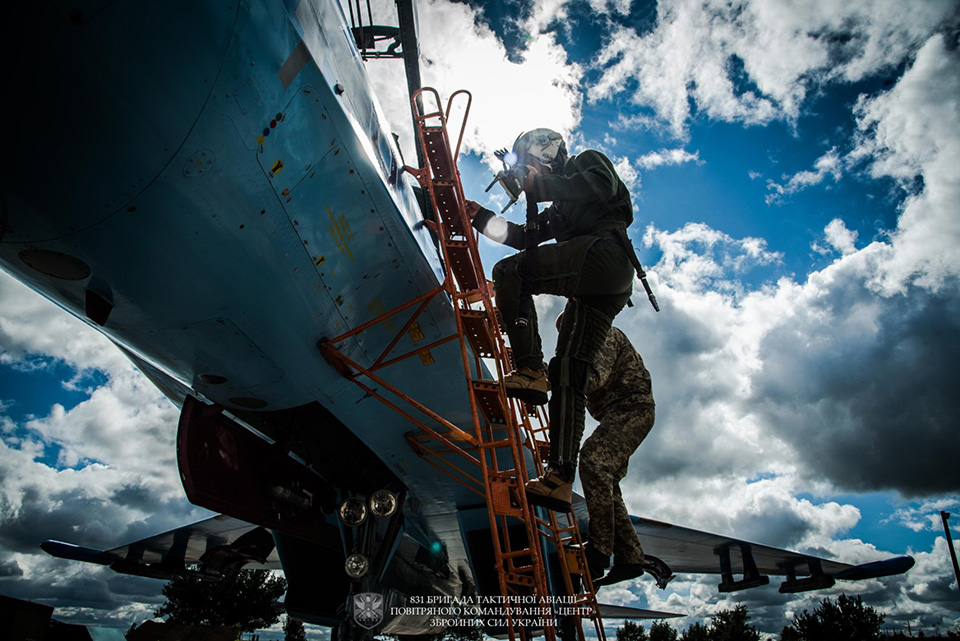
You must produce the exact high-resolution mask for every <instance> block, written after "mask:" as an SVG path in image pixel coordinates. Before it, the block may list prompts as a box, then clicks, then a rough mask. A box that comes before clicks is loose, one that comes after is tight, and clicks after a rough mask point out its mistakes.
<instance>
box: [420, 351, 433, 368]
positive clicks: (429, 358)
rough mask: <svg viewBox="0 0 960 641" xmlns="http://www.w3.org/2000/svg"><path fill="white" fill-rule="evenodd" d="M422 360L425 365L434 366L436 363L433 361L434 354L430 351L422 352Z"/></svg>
mask: <svg viewBox="0 0 960 641" xmlns="http://www.w3.org/2000/svg"><path fill="white" fill-rule="evenodd" d="M420 360H421V361H423V364H424V365H433V364H434V363H435V362H436V361H434V360H433V354H431V353H430V350H429V349H425V350H423V351H422V352H420Z"/></svg>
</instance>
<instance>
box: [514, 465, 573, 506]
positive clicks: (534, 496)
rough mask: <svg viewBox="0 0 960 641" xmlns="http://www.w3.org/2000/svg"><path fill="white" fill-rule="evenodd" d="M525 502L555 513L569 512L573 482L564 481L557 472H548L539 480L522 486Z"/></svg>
mask: <svg viewBox="0 0 960 641" xmlns="http://www.w3.org/2000/svg"><path fill="white" fill-rule="evenodd" d="M524 489H525V490H526V493H527V501H528V502H530V503H531V504H532V505H539V506H541V507H545V508H547V509H548V510H554V511H556V512H569V511H570V503H571V502H572V501H573V481H567V480H564V478H563V476H561V475H560V473H559V472H556V471H554V470H548V471H547V472H546V473H544V474H543V475H542V476H541V477H540V478H537V479H533V480H531V481H527V484H526V485H525V486H524Z"/></svg>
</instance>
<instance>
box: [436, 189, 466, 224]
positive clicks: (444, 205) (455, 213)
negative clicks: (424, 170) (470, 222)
mask: <svg viewBox="0 0 960 641" xmlns="http://www.w3.org/2000/svg"><path fill="white" fill-rule="evenodd" d="M433 194H434V200H435V201H436V202H435V203H434V204H435V205H436V206H437V211H438V212H439V214H440V220H442V221H443V225H444V227H445V228H446V230H447V235H446V238H450V237H451V236H459V237H461V238H462V237H463V235H464V234H463V221H464V220H465V218H466V216H465V214H464V213H463V203H462V202H461V201H460V195H459V192H458V191H457V188H456V186H455V185H454V184H452V183H448V182H443V183H440V184H438V183H436V182H434V184H433Z"/></svg>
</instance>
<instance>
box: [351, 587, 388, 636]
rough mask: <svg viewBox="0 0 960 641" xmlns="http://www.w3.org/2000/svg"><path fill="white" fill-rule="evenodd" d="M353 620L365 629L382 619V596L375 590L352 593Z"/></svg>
mask: <svg viewBox="0 0 960 641" xmlns="http://www.w3.org/2000/svg"><path fill="white" fill-rule="evenodd" d="M353 620H354V621H356V622H357V624H358V625H360V626H362V627H364V628H366V629H367V630H369V629H370V628H372V627H374V626H376V625H377V624H378V623H380V622H381V621H383V597H382V596H381V595H379V594H377V593H376V592H361V593H360V594H354V595H353Z"/></svg>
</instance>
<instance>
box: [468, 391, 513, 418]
mask: <svg viewBox="0 0 960 641" xmlns="http://www.w3.org/2000/svg"><path fill="white" fill-rule="evenodd" d="M472 386H473V395H474V397H475V398H476V399H477V405H478V406H479V407H480V411H482V412H483V415H484V416H486V417H487V420H488V421H490V422H491V423H495V424H497V425H505V424H506V423H507V414H506V410H505V409H504V407H503V400H502V397H501V396H500V383H498V382H496V381H486V380H481V381H473V383H472Z"/></svg>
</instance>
